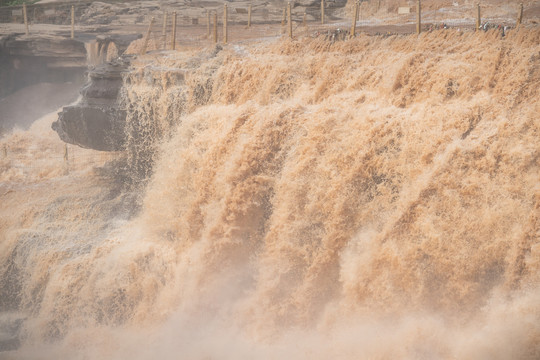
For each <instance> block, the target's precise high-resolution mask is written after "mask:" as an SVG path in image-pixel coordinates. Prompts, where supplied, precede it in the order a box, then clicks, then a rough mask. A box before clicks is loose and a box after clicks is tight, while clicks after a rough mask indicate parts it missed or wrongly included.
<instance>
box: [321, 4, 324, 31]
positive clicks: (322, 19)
mask: <svg viewBox="0 0 540 360" xmlns="http://www.w3.org/2000/svg"><path fill="white" fill-rule="evenodd" d="M321 24H323V25H324V0H321Z"/></svg>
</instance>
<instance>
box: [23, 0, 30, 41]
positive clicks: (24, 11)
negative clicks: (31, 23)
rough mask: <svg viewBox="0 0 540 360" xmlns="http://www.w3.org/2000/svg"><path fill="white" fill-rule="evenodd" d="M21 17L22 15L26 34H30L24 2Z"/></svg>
mask: <svg viewBox="0 0 540 360" xmlns="http://www.w3.org/2000/svg"><path fill="white" fill-rule="evenodd" d="M23 17H24V27H25V29H26V35H28V34H30V31H29V30H28V16H27V13H26V3H24V4H23Z"/></svg>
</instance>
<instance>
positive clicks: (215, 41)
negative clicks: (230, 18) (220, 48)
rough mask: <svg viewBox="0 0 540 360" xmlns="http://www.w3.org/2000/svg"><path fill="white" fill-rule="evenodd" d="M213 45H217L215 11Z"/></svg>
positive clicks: (215, 15)
mask: <svg viewBox="0 0 540 360" xmlns="http://www.w3.org/2000/svg"><path fill="white" fill-rule="evenodd" d="M214 43H215V44H217V11H216V12H215V13H214Z"/></svg>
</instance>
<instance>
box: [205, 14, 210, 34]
mask: <svg viewBox="0 0 540 360" xmlns="http://www.w3.org/2000/svg"><path fill="white" fill-rule="evenodd" d="M206 37H207V38H208V39H210V10H206Z"/></svg>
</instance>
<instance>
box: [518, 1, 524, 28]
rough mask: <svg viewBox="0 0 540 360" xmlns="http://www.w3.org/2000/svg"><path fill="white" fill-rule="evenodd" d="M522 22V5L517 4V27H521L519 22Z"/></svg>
mask: <svg viewBox="0 0 540 360" xmlns="http://www.w3.org/2000/svg"><path fill="white" fill-rule="evenodd" d="M522 21H523V3H521V4H519V13H518V18H517V25H518V26H519V25H521V22H522Z"/></svg>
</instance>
